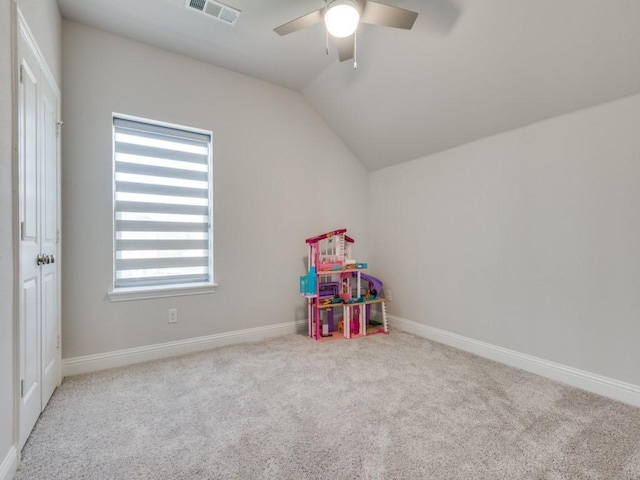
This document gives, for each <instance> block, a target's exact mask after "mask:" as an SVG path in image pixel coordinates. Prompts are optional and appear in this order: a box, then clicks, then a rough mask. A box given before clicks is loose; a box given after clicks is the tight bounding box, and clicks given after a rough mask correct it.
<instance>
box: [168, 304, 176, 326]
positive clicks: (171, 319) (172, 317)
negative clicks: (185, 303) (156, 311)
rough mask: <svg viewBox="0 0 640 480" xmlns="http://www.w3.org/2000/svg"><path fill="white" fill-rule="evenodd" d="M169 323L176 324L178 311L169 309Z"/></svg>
mask: <svg viewBox="0 0 640 480" xmlns="http://www.w3.org/2000/svg"><path fill="white" fill-rule="evenodd" d="M169 323H178V309H177V308H170V309H169Z"/></svg>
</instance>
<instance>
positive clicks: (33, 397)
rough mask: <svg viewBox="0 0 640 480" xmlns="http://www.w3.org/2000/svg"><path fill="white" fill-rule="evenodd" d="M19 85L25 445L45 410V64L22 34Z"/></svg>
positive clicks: (22, 432)
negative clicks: (41, 106)
mask: <svg viewBox="0 0 640 480" xmlns="http://www.w3.org/2000/svg"><path fill="white" fill-rule="evenodd" d="M20 40H21V41H20V44H19V49H18V55H19V58H20V71H19V75H20V79H19V86H18V99H19V100H18V102H19V103H18V118H19V126H18V130H19V135H18V136H19V146H18V152H19V154H18V157H19V177H20V178H19V180H20V200H19V202H20V206H19V208H20V283H21V285H20V287H21V291H20V345H19V348H20V447H22V445H24V442H26V440H27V437H28V436H29V433H30V432H31V429H32V428H33V425H35V423H36V420H37V419H38V416H39V415H40V412H41V411H42V410H41V405H42V385H41V383H40V382H41V379H40V370H41V367H40V315H41V311H40V303H41V298H42V285H41V268H40V265H39V263H40V258H41V257H40V238H41V231H40V230H41V226H40V223H41V222H40V206H39V203H40V198H39V194H40V188H39V180H40V175H41V172H40V162H39V160H40V155H39V145H38V114H39V112H38V88H39V86H38V79H39V77H40V69H39V67H38V65H37V62H36V60H35V58H34V57H33V55H32V53H31V51H30V50H29V49H28V48H27V47H26V45H25V44H24V41H22V40H23V39H22V38H21V39H20Z"/></svg>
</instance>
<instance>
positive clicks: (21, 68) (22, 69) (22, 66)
mask: <svg viewBox="0 0 640 480" xmlns="http://www.w3.org/2000/svg"><path fill="white" fill-rule="evenodd" d="M23 71H24V65H20V83H22V72H23Z"/></svg>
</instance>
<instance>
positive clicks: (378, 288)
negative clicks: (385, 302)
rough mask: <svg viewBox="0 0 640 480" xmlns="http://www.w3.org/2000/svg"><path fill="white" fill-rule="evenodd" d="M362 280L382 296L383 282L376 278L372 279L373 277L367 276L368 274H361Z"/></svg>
mask: <svg viewBox="0 0 640 480" xmlns="http://www.w3.org/2000/svg"><path fill="white" fill-rule="evenodd" d="M360 278H362V279H363V280H366V281H367V282H369V285H371V286H372V287H373V288H375V289H376V291H377V292H378V296H382V282H381V281H380V280H378V279H377V278H376V277H372V276H371V275H367V274H366V273H361V274H360Z"/></svg>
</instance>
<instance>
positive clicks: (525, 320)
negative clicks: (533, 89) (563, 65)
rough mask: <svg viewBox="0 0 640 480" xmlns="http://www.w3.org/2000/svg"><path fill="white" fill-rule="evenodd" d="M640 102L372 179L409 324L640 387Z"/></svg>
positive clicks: (382, 262) (382, 271)
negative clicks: (462, 336)
mask: <svg viewBox="0 0 640 480" xmlns="http://www.w3.org/2000/svg"><path fill="white" fill-rule="evenodd" d="M639 125H640V96H638V95H636V96H632V97H627V98H625V99H622V100H620V101H616V102H613V103H609V104H604V105H601V106H598V107H595V108H591V109H588V110H583V111H580V112H577V113H574V114H570V115H566V116H562V117H557V118H554V119H551V120H548V121H545V122H542V123H538V124H535V125H532V126H529V127H525V128H522V129H519V130H515V131H511V132H507V133H504V134H501V135H498V136H495V137H491V138H487V139H484V140H481V141H477V142H474V143H471V144H468V145H465V146H462V147H459V148H455V149H452V150H449V151H446V152H443V153H440V154H436V155H432V156H429V157H425V158H422V159H418V160H415V161H412V162H409V163H405V164H402V165H398V166H394V167H391V168H388V169H384V170H379V171H377V172H374V173H373V174H372V175H371V178H370V180H371V182H370V192H371V200H372V201H371V209H370V224H369V231H370V234H371V242H370V249H371V252H372V257H371V259H372V262H373V264H374V265H375V266H376V270H377V271H378V273H379V275H380V277H381V278H382V279H384V281H385V287H386V288H390V289H391V290H392V292H393V296H394V301H393V302H392V303H391V306H390V311H391V313H392V314H395V315H397V316H399V317H402V318H405V319H408V320H413V321H416V322H420V323H423V324H426V325H429V326H432V327H436V328H439V329H443V330H446V331H449V332H453V333H457V334H460V335H464V336H466V337H470V338H473V339H476V340H480V341H484V342H488V343H490V344H494V345H498V346H501V347H505V348H508V349H512V350H515V351H518V352H522V353H526V354H530V355H533V356H536V357H541V358H544V359H547V360H551V361H554V362H558V363H561V364H564V365H568V366H573V367H576V368H579V369H582V370H586V371H589V372H592V373H597V374H600V375H604V376H607V377H610V378H614V379H617V380H621V381H625V382H630V383H632V384H635V385H640V349H639V348H638V339H639V338H640V316H639V313H640V268H639V267H640V249H639V245H640V135H638V126H639Z"/></svg>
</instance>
